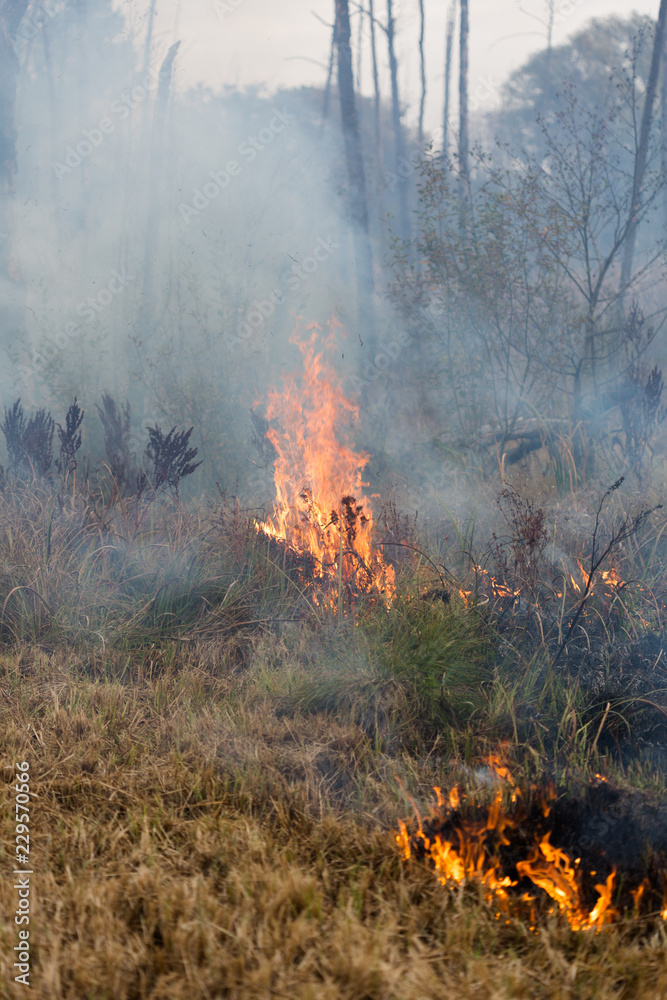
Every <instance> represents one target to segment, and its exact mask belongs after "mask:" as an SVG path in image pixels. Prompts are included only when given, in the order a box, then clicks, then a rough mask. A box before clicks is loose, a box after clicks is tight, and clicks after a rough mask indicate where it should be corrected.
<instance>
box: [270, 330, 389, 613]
mask: <svg viewBox="0 0 667 1000" xmlns="http://www.w3.org/2000/svg"><path fill="white" fill-rule="evenodd" d="M336 327H337V324H335V322H332V324H331V326H330V331H329V335H328V337H327V338H326V340H325V343H324V348H325V349H326V351H327V352H328V353H333V350H334V348H335V342H336ZM307 329H308V332H309V336H307V337H306V339H299V337H298V335H297V333H296V331H295V334H294V335H293V337H292V343H295V344H297V346H298V348H299V350H300V352H301V357H302V362H303V373H302V374H301V375H297V374H296V373H292V374H290V375H286V376H283V389H282V391H278V390H277V389H273V390H272V391H271V393H270V394H269V398H268V405H267V411H266V416H267V420H268V421H269V424H270V429H269V430H268V432H267V435H266V436H267V438H268V439H269V440H270V441H271V443H272V445H273V447H274V448H275V450H276V452H277V456H278V457H277V459H276V462H275V473H274V480H275V487H276V503H275V507H274V511H273V514H272V516H271V517H269V518H267V520H266V521H264V522H262V523H261V524H260V525H259V530H260V531H263V532H264V533H265V534H267V535H269V536H271V537H273V538H276V539H281V540H283V541H284V542H286V543H287V544H288V545H290V546H291V547H292V549H294V550H295V551H296V552H297V553H299V554H303V555H308V556H309V557H311V559H312V561H313V576H314V577H315V578H316V579H319V580H321V581H323V582H325V583H327V582H328V583H329V584H331V585H335V584H336V583H338V586H339V590H340V587H341V586H342V585H345V586H346V587H349V588H351V589H353V590H354V591H355V592H356V593H359V592H362V593H369V592H375V593H383V594H384V595H385V597H388V598H390V597H391V596H392V594H393V592H394V589H395V582H394V571H393V568H392V567H391V566H389V565H387V564H386V563H385V561H384V559H383V557H382V554H381V552H380V551H379V550H378V549H377V548H376V547H375V546H374V545H373V537H372V536H373V513H372V510H371V507H370V503H369V501H368V500H367V499H366V498H365V497H363V495H362V491H363V488H364V486H366V485H368V484H367V483H363V482H362V478H361V475H362V471H363V469H364V468H365V466H366V464H367V463H368V460H369V457H370V456H369V455H367V454H365V453H363V452H357V451H355V450H354V449H353V447H352V444H351V442H350V431H351V428H352V426H353V425H354V424H356V423H357V422H358V419H359V407H358V406H357V405H356V404H355V403H353V402H351V401H350V400H349V399H347V397H346V396H345V394H344V393H343V391H342V388H341V385H340V380H339V378H338V376H337V374H336V372H335V370H334V368H333V366H332V365H331V364H330V363H329V362H327V361H326V360H325V358H324V351H323V350H321V349H318V342H320V341H321V336H320V333H321V331H320V328H319V326H318V325H317V324H315V323H311V324H309V325H308V327H307Z"/></svg>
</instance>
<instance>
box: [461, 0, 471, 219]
mask: <svg viewBox="0 0 667 1000" xmlns="http://www.w3.org/2000/svg"><path fill="white" fill-rule="evenodd" d="M469 30H470V29H469V21H468V0H461V28H460V39H459V172H460V176H461V184H462V188H463V191H462V195H463V203H464V215H465V216H466V220H465V221H466V223H467V216H468V210H469V206H470V200H471V198H470V164H469V157H470V140H469V135H468V34H469Z"/></svg>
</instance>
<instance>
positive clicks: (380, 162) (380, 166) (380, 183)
mask: <svg viewBox="0 0 667 1000" xmlns="http://www.w3.org/2000/svg"><path fill="white" fill-rule="evenodd" d="M368 19H369V22H370V28H371V65H372V70H373V126H374V132H375V162H376V163H377V168H376V170H375V177H376V183H377V217H378V218H379V219H383V218H384V214H385V213H384V149H383V146H382V128H381V124H380V112H381V107H382V102H381V98H380V73H379V70H378V56H377V45H376V40H375V10H374V3H373V0H368Z"/></svg>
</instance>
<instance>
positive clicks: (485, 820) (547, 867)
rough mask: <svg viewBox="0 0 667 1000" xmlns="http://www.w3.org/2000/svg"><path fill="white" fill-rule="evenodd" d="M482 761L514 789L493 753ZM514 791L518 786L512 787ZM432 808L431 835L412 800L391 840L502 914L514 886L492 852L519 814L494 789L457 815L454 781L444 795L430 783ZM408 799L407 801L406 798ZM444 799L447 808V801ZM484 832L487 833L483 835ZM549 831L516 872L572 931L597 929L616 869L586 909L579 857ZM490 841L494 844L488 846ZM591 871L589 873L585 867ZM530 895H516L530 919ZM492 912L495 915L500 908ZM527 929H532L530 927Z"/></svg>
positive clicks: (547, 793) (608, 917)
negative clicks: (477, 809) (475, 810)
mask: <svg viewBox="0 0 667 1000" xmlns="http://www.w3.org/2000/svg"><path fill="white" fill-rule="evenodd" d="M487 763H488V764H489V766H490V767H491V768H492V769H493V770H494V771H495V773H496V774H497V775H498V777H500V778H502V779H504V780H506V781H507V782H508V783H510V784H511V787H512V788H514V787H515V785H514V781H513V779H512V777H511V774H510V772H509V770H508V768H507V767H506V766H505V765H504V764H503V763H502V760H501V758H500V757H498V756H497V755H493V754H492V755H491V756H489V757H488V758H487ZM516 791H517V792H518V789H517V790H516ZM435 792H436V797H437V810H438V811H437V812H435V813H434V815H433V818H432V823H433V825H431V826H429V824H427V830H428V829H431V830H432V831H433V832H432V834H428V833H427V832H425V830H424V824H423V823H422V819H421V816H420V815H419V812H418V810H417V808H416V806H415V804H414V803H412V804H413V808H414V810H415V815H416V820H417V830H416V832H414V833H412V834H411V833H410V831H409V830H408V826H407V824H406V823H405V822H403V821H402V820H399V832H398V833H397V834H396V837H395V840H396V843H397V845H398V846H399V848H400V849H401V852H402V854H403V857H404V859H405V860H408V859H409V858H411V857H412V856H413V855H414V854H415V851H417V856H418V857H423V856H426V857H427V858H429V860H430V861H431V863H432V865H433V867H434V869H435V871H436V874H437V876H438V881H439V882H440V883H441V884H442V885H449V884H451V883H455V884H463V883H464V882H465V881H467V880H475V881H477V882H478V883H479V884H480V885H481V886H482V889H483V892H484V896H485V898H486V900H487V902H495V904H496V905H499V906H500V909H501V911H504V912H505V913H506V914H507V913H508V912H509V911H510V907H511V903H512V897H510V895H509V893H508V892H507V890H508V889H509V888H511V887H513V886H516V885H517V882H516V881H513V880H512V879H511V878H510V877H509V876H508V875H505V874H504V873H503V870H502V863H501V860H500V858H499V856H498V852H499V848H500V846H502V845H509V844H510V840H509V837H508V832H509V831H512V830H514V829H517V828H518V827H519V825H520V823H521V820H522V817H521V815H520V814H517V815H510V813H509V812H507V811H506V809H505V808H504V807H503V792H502V790H500V791H498V792H497V794H496V796H495V798H494V800H493V802H492V803H491V805H490V806H489V807H488V809H487V812H486V816H485V817H482V818H480V819H465V820H464V819H462V818H461V817H460V814H458V813H457V814H456V816H454V815H453V813H454V812H456V810H457V809H458V807H459V805H460V801H461V795H460V792H459V790H458V788H457V786H456V785H455V786H453V788H452V789H451V790H450V792H449V793H448V795H445V794H443V792H442V789H440V788H436V789H435ZM555 794H556V793H555V790H554V789H553V787H552V786H549V787H548V788H546V789H545V790H544V792H543V800H542V803H541V805H542V812H543V815H544V816H545V817H546V816H547V815H548V814H549V811H550V809H551V802H553V799H554V797H555ZM410 801H412V800H410ZM512 801H516V794H515V793H513V794H512ZM448 804H449V810H448V809H447V805H448ZM443 819H446V820H447V823H448V826H447V829H451V830H452V834H451V835H448V836H447V837H445V836H444V835H443V834H442V833H438V832H436V831H435V827H436V826H437V825H438V823H437V821H438V820H440V821H442V820H443ZM489 834H491V835H492V837H491V839H489ZM549 837H550V834H549V833H546V834H544V835H541V836H540V840H539V842H538V843H536V844H535V845H534V846H533V847H532V848H531V850H530V856H529V857H528V858H527V859H525V860H523V861H518V862H517V863H516V870H517V873H518V874H519V876H520V877H521V878H528V879H530V881H531V882H532V883H533V885H535V886H536V887H537V888H539V889H542V890H543V891H544V892H545V893H546V894H547V895H548V896H549V897H550V898H551V899H552V900H553V901H554V902H555V903H556V905H557V906H558V909H559V911H560V912H561V913H562V914H563V916H564V917H565V918H566V919H567V921H568V923H569V924H570V926H571V927H572V929H573V930H584V929H586V928H593V929H596V930H599V929H601V928H602V927H604V926H605V925H607V924H609V923H610V922H611V921H612V920H613V919H614V918H615V917H616V916H617V914H618V911H617V910H616V909H615V908H614V906H613V905H612V893H613V890H614V886H615V880H616V869H613V870H612V871H611V873H610V874H609V876H608V877H607V878H606V880H605V881H604V882H602V883H599V884H596V885H595V890H596V892H597V894H598V899H597V902H596V903H595V905H594V906H593V908H592V909H591V910H588V909H587V908H586V907H585V906H584V904H583V901H582V896H581V888H582V886H581V872H580V871H579V864H580V859H579V858H576V859H575V861H574V862H572V861H571V860H570V858H569V857H568V855H567V854H566V853H565V851H563V850H562V849H561V848H558V847H554V846H553V845H552V844H551V843H550V841H549ZM494 843H495V844H496V847H495V848H494V847H493V846H492V845H493V844H494ZM590 874H591V875H595V872H591V873H590ZM642 893H643V887H641V886H640V887H639V889H638V890H636V894H634V896H635V904H636V905H637V904H638V903H639V900H640V899H641V896H642ZM514 898H515V899H517V897H514ZM534 900H535V897H534V896H532V895H530V894H529V893H523V895H522V896H521V897H520V898H518V899H517V901H518V902H519V904H521V903H523V904H526V903H528V904H531V909H530V912H531V920H532V921H533V922H534V919H535V917H534V912H533V909H532V903H533V902H534ZM496 916H497V917H498V918H500V913H497V914H496ZM663 918H664V919H667V906H666V907H665V911H664V912H663ZM531 929H533V928H531Z"/></svg>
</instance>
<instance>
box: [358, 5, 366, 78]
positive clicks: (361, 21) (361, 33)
mask: <svg viewBox="0 0 667 1000" xmlns="http://www.w3.org/2000/svg"><path fill="white" fill-rule="evenodd" d="M364 13H365V11H364V8H363V7H362V6H361V5H360V6H359V26H358V28H357V90H358V91H359V93H361V50H362V48H363V41H364Z"/></svg>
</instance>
